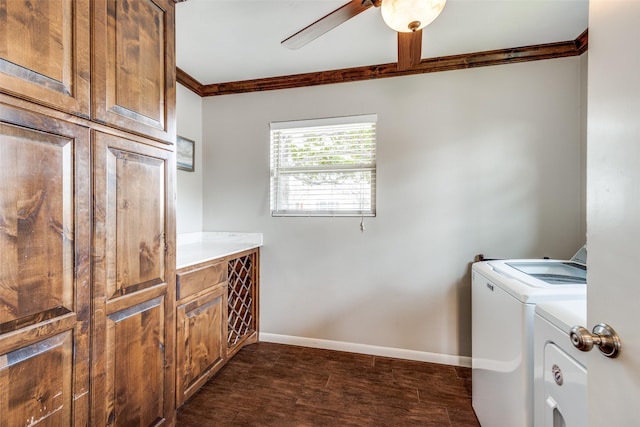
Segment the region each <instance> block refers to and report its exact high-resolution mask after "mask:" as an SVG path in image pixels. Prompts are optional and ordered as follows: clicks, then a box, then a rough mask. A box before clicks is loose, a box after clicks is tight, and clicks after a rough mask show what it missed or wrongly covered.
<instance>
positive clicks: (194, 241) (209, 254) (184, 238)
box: [176, 232, 262, 269]
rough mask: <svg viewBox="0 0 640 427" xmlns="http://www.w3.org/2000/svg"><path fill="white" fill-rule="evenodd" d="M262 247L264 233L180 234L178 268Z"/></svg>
mask: <svg viewBox="0 0 640 427" xmlns="http://www.w3.org/2000/svg"><path fill="white" fill-rule="evenodd" d="M260 246H262V233H228V232H199V233H187V234H178V236H177V242H176V268H178V269H179V268H183V267H188V266H190V265H194V264H199V263H201V262H205V261H210V260H213V259H217V258H222V257H225V256H227V255H232V254H235V253H238V252H242V251H246V250H249V249H253V248H257V247H260Z"/></svg>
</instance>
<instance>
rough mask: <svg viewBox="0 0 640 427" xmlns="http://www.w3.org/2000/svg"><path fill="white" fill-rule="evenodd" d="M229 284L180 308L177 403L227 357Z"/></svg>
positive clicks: (200, 384) (182, 400) (192, 391)
mask: <svg viewBox="0 0 640 427" xmlns="http://www.w3.org/2000/svg"><path fill="white" fill-rule="evenodd" d="M226 292H227V287H226V285H222V286H218V287H216V288H215V289H214V290H212V291H210V292H207V293H205V294H203V295H202V296H199V297H197V298H196V299H194V300H193V301H190V302H187V303H184V304H181V305H179V306H178V308H177V326H178V332H177V336H176V342H177V360H176V364H177V367H178V368H177V387H176V391H177V404H178V405H181V404H182V403H183V402H184V401H185V400H187V399H188V398H189V397H190V396H191V395H192V394H193V393H195V392H196V391H197V390H198V389H199V388H200V386H202V384H204V383H205V382H206V381H207V380H208V379H209V378H210V377H211V375H213V374H214V373H215V372H216V371H217V370H218V369H219V368H220V367H221V366H222V363H223V362H224V358H225V356H226V345H225V344H226V332H227V331H226V303H227V298H226Z"/></svg>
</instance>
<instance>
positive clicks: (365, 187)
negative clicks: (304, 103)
mask: <svg viewBox="0 0 640 427" xmlns="http://www.w3.org/2000/svg"><path fill="white" fill-rule="evenodd" d="M376 121H377V116H376V115H375V114H370V115H365V116H352V117H337V118H330V119H316V120H301V121H294V122H276V123H271V214H272V215H273V216H375V215H376Z"/></svg>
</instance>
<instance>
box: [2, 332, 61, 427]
mask: <svg viewBox="0 0 640 427" xmlns="http://www.w3.org/2000/svg"><path fill="white" fill-rule="evenodd" d="M27 372H28V375H25V373H27ZM0 383H1V384H4V385H5V386H4V387H3V392H2V393H0V414H2V417H0V426H7V427H9V426H16V425H43V426H45V425H51V426H54V425H59V426H62V425H71V420H72V416H73V413H72V398H73V394H72V384H73V334H72V332H70V331H67V332H64V333H61V334H59V335H55V336H53V337H51V338H48V339H45V340H43V341H39V342H36V343H33V344H31V345H28V346H24V347H21V348H19V349H17V350H14V351H11V352H9V353H6V354H2V355H0Z"/></svg>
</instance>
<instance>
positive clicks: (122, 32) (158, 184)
mask: <svg viewBox="0 0 640 427" xmlns="http://www.w3.org/2000/svg"><path fill="white" fill-rule="evenodd" d="M0 35H1V37H0V391H1V392H0V426H13V425H25V424H26V425H36V424H37V425H76V426H87V425H96V426H98V425H123V426H151V425H173V424H174V422H175V361H174V348H175V330H176V326H175V267H174V266H175V206H174V203H175V153H174V151H175V150H174V142H175V55H174V3H173V1H172V0H56V1H36V2H34V1H29V0H0Z"/></svg>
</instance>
